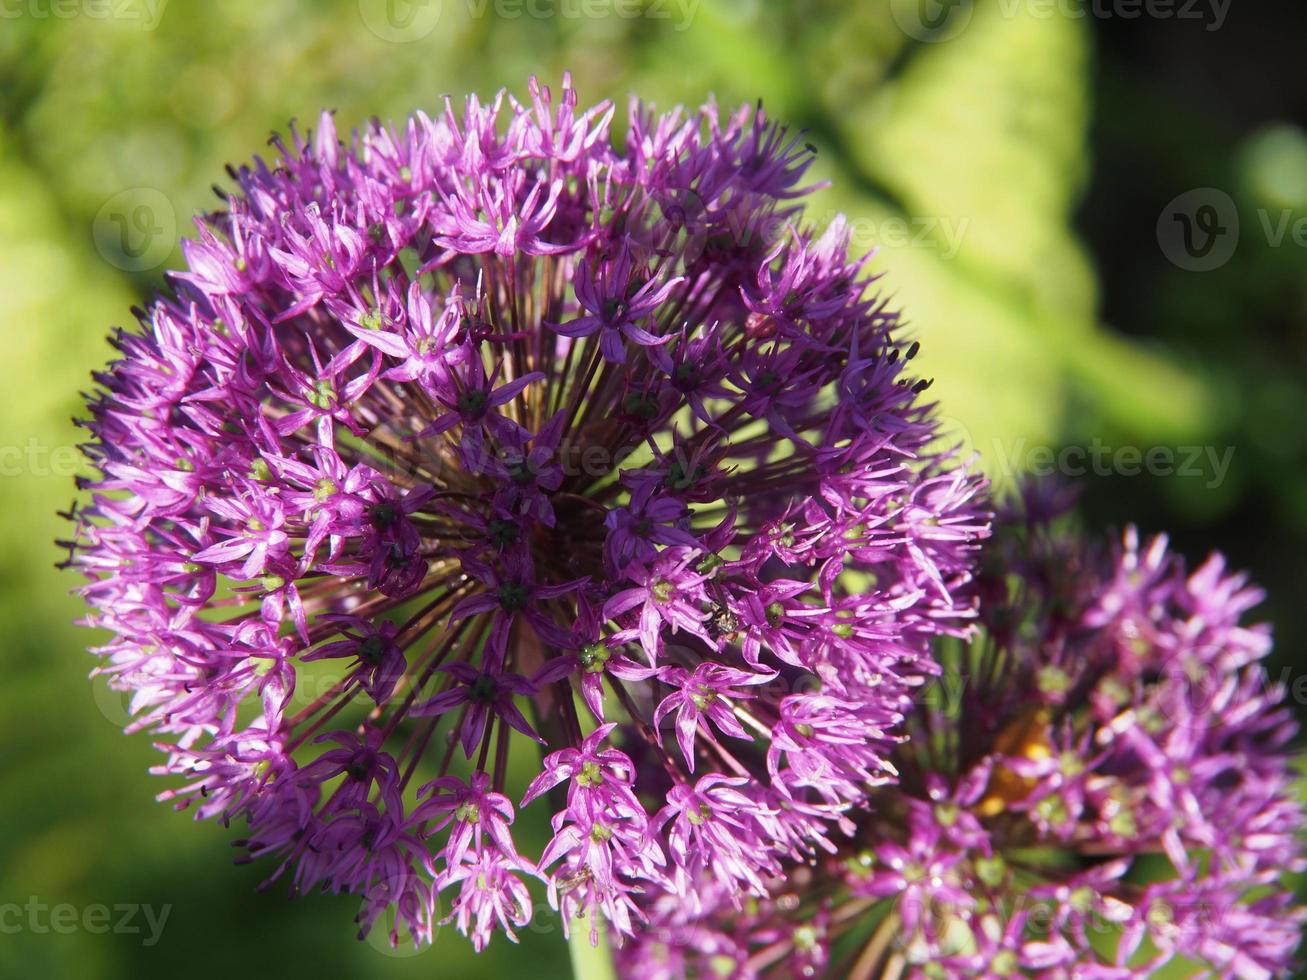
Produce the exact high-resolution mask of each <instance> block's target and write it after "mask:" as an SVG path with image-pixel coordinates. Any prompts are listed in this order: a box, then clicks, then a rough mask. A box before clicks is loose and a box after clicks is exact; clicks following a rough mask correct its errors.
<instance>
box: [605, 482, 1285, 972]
mask: <svg viewBox="0 0 1307 980" xmlns="http://www.w3.org/2000/svg"><path fill="white" fill-rule="evenodd" d="M1051 500H1052V498H1051V497H1048V496H1046V495H1044V492H1043V491H1040V490H1038V489H1037V490H1036V492H1035V496H1034V497H1033V498H1031V500H1030V502H1029V505H1028V506H1023V507H1019V508H1017V509H1015V510H1013V511H1011V513H1010V515H1009V517H1008V518H1007V523H1006V524H1004V525H1000V526H1001V531H1000V533H999V534H997V535H996V537H995V539H994V543H993V547H992V550H991V552H990V554H989V556H988V560H987V562H986V565H985V567H986V571H985V572H984V573H983V574H982V575H981V576H980V577H979V578H978V582H977V584H978V586H979V590H980V592H981V594H982V595H983V596H984V601H983V602H982V605H981V619H982V622H983V623H984V626H985V632H984V634H983V635H982V637H981V638H980V639H978V640H976V641H975V643H974V644H973V645H972V646H971V648H970V649H967V648H965V647H962V646H961V645H959V644H958V643H957V642H956V641H950V640H945V641H942V643H941V646H940V659H941V663H942V667H943V673H942V674H941V676H940V677H939V678H938V679H937V680H936V681H935V682H933V684H932V687H931V689H929V690H928V691H927V692H926V694H925V696H924V697H923V698H922V699H921V700H920V701H919V702H918V704H917V705H916V706H915V707H914V710H913V712H912V714H911V715H910V716H909V719H908V723H907V730H908V733H909V737H908V740H907V741H906V742H905V743H904V744H903V745H902V746H901V748H900V750H899V751H898V752H896V753H895V755H894V760H893V761H894V764H895V765H896V766H897V767H898V769H899V770H900V773H901V778H900V779H899V781H898V782H897V783H895V784H894V785H892V786H887V787H885V788H884V789H882V790H880V791H878V792H876V793H875V794H873V796H872V799H871V801H870V806H869V811H868V812H867V813H866V814H865V815H863V816H861V817H860V818H859V820H858V827H857V831H856V833H855V834H854V835H853V837H852V839H851V840H849V841H847V842H842V841H841V842H840V846H839V848H838V850H837V851H836V852H834V853H831V854H827V855H822V856H820V857H819V858H818V860H817V861H816V862H815V864H814V866H811V867H807V866H802V865H800V866H798V867H793V868H791V867H786V868H785V869H784V870H783V871H782V873H781V874H780V875H776V876H774V877H773V878H772V880H771V882H770V883H769V896H768V898H767V899H765V900H764V901H762V902H760V903H758V904H757V905H754V906H752V907H749V908H746V909H743V910H741V909H740V908H738V907H737V906H736V905H735V904H734V903H732V902H731V900H730V897H729V892H728V891H727V890H726V889H724V888H723V887H722V883H723V882H724V881H726V880H728V878H727V876H726V875H723V874H722V873H720V872H718V871H716V870H714V872H713V873H711V874H709V873H705V874H703V875H701V877H700V882H699V885H698V889H697V891H698V893H699V895H700V898H701V901H700V903H699V904H698V905H697V906H691V905H688V904H686V903H685V902H683V901H680V900H679V898H678V895H677V893H676V892H674V891H671V890H668V891H667V892H664V893H662V894H661V895H657V894H651V895H649V896H647V897H646V898H645V899H643V900H642V904H643V907H644V908H645V909H646V912H647V914H648V916H649V919H650V924H649V926H648V927H647V929H646V930H644V931H643V932H642V933H641V934H640V935H639V937H638V939H637V941H636V942H635V943H633V944H628V946H627V947H625V948H624V949H623V950H622V951H621V952H620V954H619V955H620V957H621V966H622V973H623V975H624V976H633V977H686V976H697V975H701V974H706V973H707V972H709V968H711V967H712V966H714V965H715V964H719V963H721V964H725V963H729V964H730V970H728V971H726V972H729V973H730V975H731V976H741V977H756V976H792V975H794V974H795V973H799V972H808V971H807V970H806V968H807V967H811V971H810V972H811V973H812V974H814V975H815V974H816V973H818V972H821V971H823V970H825V969H826V968H827V967H826V965H825V964H826V961H827V960H828V959H829V968H830V973H829V975H831V976H841V977H842V976H857V977H867V978H874V977H882V976H892V977H900V976H904V977H921V978H926V977H985V978H989V977H1003V976H1016V975H1021V976H1040V977H1051V978H1065V980H1071V978H1076V977H1095V978H1128V977H1146V976H1153V975H1157V974H1159V972H1161V971H1163V970H1164V969H1165V973H1164V975H1166V976H1223V977H1226V976H1228V977H1240V978H1244V977H1249V978H1265V977H1272V976H1282V975H1286V974H1287V973H1289V972H1290V971H1291V969H1292V965H1293V955H1294V951H1295V949H1296V947H1297V945H1298V942H1299V939H1300V929H1301V927H1302V925H1303V922H1304V921H1305V920H1307V910H1304V909H1302V908H1300V907H1296V906H1295V904H1294V899H1293V894H1292V892H1291V891H1290V889H1289V887H1288V885H1287V884H1286V883H1285V882H1284V881H1283V880H1282V876H1283V875H1284V874H1285V873H1287V872H1292V871H1300V870H1302V869H1303V868H1304V866H1305V863H1304V860H1303V854H1302V849H1301V834H1302V830H1303V828H1304V819H1303V813H1302V810H1301V809H1300V807H1299V805H1298V804H1297V803H1296V802H1295V800H1294V797H1293V794H1292V791H1291V786H1290V784H1291V781H1292V778H1293V775H1294V774H1293V771H1292V769H1291V767H1290V765H1289V750H1288V743H1289V740H1290V739H1291V738H1292V736H1293V735H1294V733H1295V731H1296V725H1295V723H1294V721H1293V720H1292V716H1291V714H1290V712H1289V711H1288V710H1287V709H1286V708H1285V707H1284V705H1283V704H1282V701H1283V691H1282V690H1280V689H1279V687H1278V686H1276V685H1273V684H1271V683H1270V682H1269V679H1268V677H1267V673H1266V671H1265V669H1264V667H1263V665H1262V664H1261V660H1262V659H1263V658H1264V657H1265V656H1266V654H1267V653H1268V652H1269V649H1270V637H1269V633H1268V631H1267V629H1266V628H1265V627H1264V626H1245V625H1242V623H1241V619H1242V617H1243V614H1244V613H1245V612H1246V611H1247V610H1248V609H1249V608H1250V607H1252V606H1253V605H1255V604H1256V603H1257V602H1258V601H1259V600H1260V598H1261V593H1260V592H1258V591H1257V590H1256V589H1254V588H1252V587H1250V586H1249V585H1248V584H1247V582H1246V579H1245V578H1244V577H1243V576H1241V575H1231V574H1229V573H1227V572H1226V570H1225V568H1224V565H1223V563H1222V560H1221V559H1220V557H1219V556H1217V557H1213V558H1211V559H1209V560H1208V561H1207V562H1206V563H1205V564H1204V565H1203V566H1201V567H1200V568H1199V569H1198V570H1197V571H1195V572H1192V573H1187V572H1186V570H1185V567H1184V565H1183V563H1182V562H1181V561H1180V560H1179V559H1178V558H1176V557H1175V556H1173V555H1172V554H1170V553H1169V552H1168V551H1167V547H1166V540H1165V539H1164V538H1156V539H1154V540H1153V541H1151V542H1150V543H1148V544H1141V543H1140V541H1139V538H1138V536H1137V534H1136V533H1135V532H1134V531H1133V530H1131V531H1129V532H1128V533H1127V534H1126V535H1125V539H1124V544H1123V545H1122V547H1121V548H1120V549H1119V550H1118V551H1116V552H1115V553H1114V554H1110V553H1105V552H1102V551H1100V550H1097V549H1094V548H1092V547H1090V546H1088V545H1086V544H1083V543H1081V542H1080V541H1078V540H1077V539H1076V538H1074V537H1071V536H1069V535H1067V534H1065V533H1064V532H1062V531H1060V530H1055V529H1054V528H1053V527H1052V526H1051V525H1050V524H1049V520H1050V519H1051V517H1052V516H1053V515H1054V514H1055V513H1056V512H1057V510H1058V509H1059V507H1058V506H1051V507H1050V506H1047V505H1048V503H1049V502H1050V501H1051ZM801 930H802V933H801ZM791 937H793V938H791ZM814 943H818V944H819V945H820V946H821V947H822V953H821V955H820V956H818V957H817V958H816V959H815V960H814V958H813V954H812V949H811V947H812V945H813V944H814ZM836 947H838V948H839V949H841V950H842V956H843V958H842V959H840V958H838V957H831V955H830V954H831V950H832V949H834V948H836ZM796 964H803V968H799V967H796Z"/></svg>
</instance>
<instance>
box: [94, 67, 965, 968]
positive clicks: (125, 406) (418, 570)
mask: <svg viewBox="0 0 1307 980" xmlns="http://www.w3.org/2000/svg"><path fill="white" fill-rule="evenodd" d="M530 93H531V99H530V104H528V105H522V104H519V103H518V102H517V101H515V100H513V99H511V98H509V97H507V96H505V95H503V94H501V95H500V96H499V97H498V98H497V99H496V100H495V101H494V103H493V104H492V105H490V106H482V105H481V104H479V103H478V102H477V101H476V100H475V99H470V100H468V102H467V104H466V106H465V108H464V110H463V112H462V113H461V115H460V114H459V113H458V112H456V111H455V110H454V109H453V108H452V107H448V108H447V110H446V112H445V114H444V116H443V117H441V118H438V119H430V118H428V117H426V116H424V115H421V114H419V115H417V116H415V117H414V118H413V119H411V120H409V121H408V123H407V125H406V126H405V127H404V128H403V129H402V130H398V131H392V130H390V129H387V128H383V127H381V126H379V125H378V126H373V127H371V128H368V129H367V130H365V131H363V132H361V133H359V134H357V135H356V136H355V137H354V138H353V140H352V141H351V142H350V143H349V144H348V145H343V144H342V143H341V141H340V140H339V139H338V137H337V133H336V130H335V128H334V125H333V121H332V118H331V116H330V115H325V116H323V118H322V120H321V122H320V123H319V126H318V129H317V131H316V133H314V134H313V136H312V138H311V139H307V140H301V139H300V138H298V137H296V138H294V139H293V140H292V141H291V143H290V145H283V144H281V143H280V142H278V143H277V148H278V150H279V152H280V154H281V156H280V159H278V160H277V161H276V162H275V163H273V164H271V165H268V164H264V163H263V162H256V163H255V164H254V165H253V166H250V167H246V168H241V169H239V170H236V171H233V177H234V179H235V181H236V183H237V185H238V189H237V190H236V191H235V192H234V193H233V194H232V196H231V197H230V198H229V199H228V201H227V206H226V208H225V209H224V210H223V211H221V212H218V213H215V214H212V215H209V216H206V217H205V218H204V219H203V220H202V221H201V222H200V223H199V235H198V237H197V238H196V239H195V240H194V241H188V242H185V243H183V251H184V252H185V255H186V258H187V263H188V266H189V270H188V271H187V272H184V273H179V274H177V275H175V276H174V284H175V294H174V295H173V296H171V297H163V298H160V299H158V300H157V301H156V302H155V303H154V304H153V305H152V306H151V307H150V308H149V310H148V311H146V312H144V313H143V314H142V316H141V328H140V329H138V330H131V331H123V332H121V333H119V334H118V335H117V337H116V340H115V343H116V346H117V347H118V349H119V350H120V351H121V358H120V359H119V360H118V361H117V362H115V363H114V364H113V365H112V366H111V367H110V368H109V369H108V370H107V371H106V372H104V373H103V374H101V375H99V376H98V379H97V380H98V381H99V382H100V385H101V391H100V392H99V393H98V394H97V395H96V396H95V397H94V399H93V401H92V403H91V406H90V408H91V419H90V420H89V422H88V427H89V428H90V430H91V432H92V436H93V438H92V441H91V442H90V444H89V447H88V451H89V454H90V456H91V459H92V461H93V462H94V464H95V466H96V467H97V469H98V471H99V476H98V478H97V479H95V480H94V481H91V482H90V483H89V484H88V488H89V490H90V492H91V503H90V505H89V506H88V507H87V508H85V509H84V510H83V511H82V512H81V513H80V514H79V515H78V519H77V531H76V541H75V542H74V547H73V559H72V560H73V562H74V563H75V564H76V565H77V566H79V567H80V568H81V569H82V570H83V571H84V573H85V574H86V575H87V576H88V578H89V584H88V585H87V586H86V587H85V589H84V593H85V595H86V597H87V599H88V600H89V602H90V604H91V606H92V608H93V614H92V616H91V617H90V622H91V623H93V624H94V625H96V626H99V627H102V628H104V629H106V630H108V631H109V633H110V634H112V637H111V639H110V640H109V642H107V643H106V644H105V645H104V646H103V647H101V648H99V650H98V651H97V652H98V653H99V654H100V655H101V656H102V658H103V664H102V666H101V671H102V672H103V673H104V674H106V675H108V677H109V678H110V683H111V684H113V685H114V686H115V687H117V688H120V689H123V690H127V691H131V692H133V699H132V711H133V713H134V715H135V717H136V720H135V722H134V724H133V727H134V728H138V729H148V730H150V731H152V732H153V733H155V737H156V739H157V740H159V742H160V743H161V745H162V746H163V748H164V749H165V752H166V761H165V762H164V763H163V764H162V765H161V766H159V767H158V771H159V772H160V773H163V774H167V775H170V776H173V777H175V778H176V780H177V782H178V785H177V786H176V787H175V788H173V789H170V790H169V791H167V792H166V793H164V794H163V795H164V797H165V798H167V799H171V800H175V801H176V802H177V804H178V805H179V806H182V807H186V806H194V807H195V808H196V810H197V812H198V813H199V815H201V816H204V817H217V818H221V819H223V820H224V821H241V822H243V823H246V824H247V825H248V832H247V833H246V834H245V837H244V839H243V846H244V847H245V848H246V849H247V851H248V853H249V854H250V855H252V856H257V855H270V856H271V859H272V860H273V861H274V862H277V864H276V866H275V873H274V877H278V876H283V875H284V876H286V877H288V878H290V879H291V880H292V882H293V884H294V886H295V888H297V889H298V890H301V891H303V890H309V889H313V888H325V889H328V890H332V891H351V892H357V893H359V894H361V895H362V896H363V897H364V902H365V905H364V912H363V914H362V915H361V925H362V928H363V930H364V931H366V930H368V929H370V928H371V926H372V924H373V922H374V921H375V920H376V918H377V917H378V916H379V915H380V913H381V912H382V911H384V910H385V909H386V908H388V907H394V908H395V909H396V910H397V912H398V923H399V925H397V926H396V929H395V930H394V934H393V936H392V939H393V940H395V941H398V938H399V933H400V926H401V925H402V927H403V928H404V930H405V931H407V932H409V933H411V934H412V936H413V937H415V938H416V939H418V940H419V941H421V940H424V939H429V938H430V935H431V932H432V929H433V926H434V924H435V921H436V920H437V918H438V917H439V913H438V912H437V909H440V908H448V909H449V910H450V917H451V918H452V919H453V921H455V922H456V923H457V925H458V927H459V928H460V929H462V930H463V931H464V932H467V933H469V934H470V935H471V936H472V938H473V941H474V942H475V943H476V944H477V945H478V946H481V945H483V944H484V943H485V942H486V941H487V940H488V939H489V937H490V935H491V933H492V932H493V931H494V929H495V928H497V927H498V928H502V929H503V930H504V931H506V932H508V933H509V935H511V934H512V929H513V927H514V926H520V925H521V924H523V923H525V922H526V921H527V920H528V918H529V916H530V914H531V898H530V895H529V892H528V890H527V888H526V885H525V881H526V880H527V879H528V878H530V877H533V876H534V877H539V878H541V879H543V881H544V882H545V883H546V886H547V892H548V896H549V900H550V902H551V903H552V904H553V905H555V906H556V907H558V908H560V909H561V910H562V911H563V912H564V913H565V917H564V921H565V922H566V921H568V920H569V919H574V918H576V917H578V916H579V917H582V918H589V919H590V921H591V923H592V925H591V928H592V929H593V923H594V922H595V921H596V916H597V915H602V916H604V917H606V918H607V919H608V920H609V921H610V922H611V923H612V925H613V927H614V928H615V929H616V930H617V931H618V932H622V933H629V932H631V931H632V929H633V928H634V922H633V920H634V918H635V917H636V916H637V915H638V910H637V906H636V904H635V902H634V901H633V898H634V896H636V895H638V894H639V893H640V891H641V889H642V888H644V887H645V886H651V887H653V888H654V889H655V890H656V891H657V892H658V893H671V894H675V895H679V896H681V897H682V898H683V899H684V900H686V901H688V902H691V903H693V902H694V901H696V892H695V890H694V888H693V886H694V884H695V883H696V882H697V881H698V880H700V879H701V878H702V875H703V874H704V873H705V870H707V871H708V873H710V874H711V876H712V877H713V879H714V880H715V881H716V882H717V883H718V884H719V886H720V887H723V888H725V889H727V891H728V892H730V893H732V894H736V895H740V896H743V895H746V894H749V893H752V894H758V895H761V894H764V893H765V887H764V881H763V879H764V877H765V876H766V875H767V874H769V873H771V872H774V871H775V870H776V869H777V868H778V867H779V862H780V861H782V860H785V859H803V858H805V857H806V856H808V855H809V854H811V853H812V852H814V851H815V850H819V849H829V847H830V845H829V843H828V840H827V838H828V835H829V834H830V833H831V831H832V829H842V830H847V829H848V828H849V827H851V826H852V825H851V824H850V823H848V822H847V821H848V817H847V811H848V810H849V809H850V807H855V806H857V805H858V804H860V803H861V802H862V801H863V800H864V798H865V796H866V794H867V792H868V789H869V787H871V786H873V785H876V784H878V783H884V782H886V781H889V780H892V779H893V778H894V770H893V768H892V767H891V766H890V765H889V764H888V760H889V756H890V754H891V750H892V747H893V744H894V742H895V739H896V738H897V735H896V731H897V728H898V726H899V725H900V723H901V721H902V718H903V714H904V711H905V709H906V707H907V704H908V702H909V699H910V692H911V691H912V690H913V689H914V687H915V686H916V685H917V684H919V683H920V682H921V680H922V679H923V677H924V676H925V675H927V674H930V673H932V672H933V670H934V667H933V664H934V661H933V660H932V659H931V656H930V652H929V650H930V644H931V641H932V640H933V639H934V638H936V637H938V636H939V635H941V634H945V633H954V632H959V631H961V630H962V629H964V628H965V625H966V622H967V620H968V618H969V617H970V616H971V615H972V613H973V610H972V603H971V601H970V600H969V599H968V598H967V597H966V595H965V593H966V589H965V586H966V585H967V583H968V582H969V580H970V569H971V565H972V562H973V560H974V552H975V549H976V546H977V543H978V541H979V539H980V538H982V537H983V536H984V535H985V533H986V528H987V524H986V516H985V514H984V513H983V502H978V493H977V491H978V489H979V483H978V480H977V479H976V478H975V477H973V476H971V475H968V474H967V473H966V472H964V471H962V470H960V469H956V468H953V466H952V464H951V462H950V460H949V458H948V457H947V455H944V456H940V455H937V454H935V453H934V452H933V451H932V446H933V444H934V443H935V441H936V440H935V431H934V426H933V423H932V421H931V417H930V410H929V406H928V405H926V404H924V403H923V396H922V392H923V391H924V389H925V387H926V386H927V385H926V382H924V381H922V380H920V379H919V378H918V377H916V376H915V375H914V373H913V372H912V370H911V364H910V362H911V359H912V356H913V355H914V354H915V353H916V345H915V344H912V345H911V346H908V345H907V344H906V343H904V342H902V341H901V339H900V337H899V335H898V331H897V323H896V318H895V316H894V314H893V313H891V312H890V311H888V310H887V309H886V307H885V305H884V303H883V302H881V301H879V300H877V299H875V298H874V295H873V294H872V293H871V292H870V291H869V289H868V286H869V280H868V278H867V276H866V275H865V273H864V271H863V266H864V261H863V260H861V259H855V260H854V261H850V260H849V259H848V258H847V257H846V256H847V252H848V249H849V236H848V232H847V229H846V226H845V225H844V224H843V222H842V221H841V220H840V219H836V220H835V221H834V222H832V223H830V225H829V227H828V228H827V229H826V230H825V231H824V232H823V233H822V234H820V235H817V234H815V233H810V232H809V231H807V230H806V229H805V228H804V227H803V224H802V219H801V214H800V209H799V207H798V206H797V205H796V204H794V203H793V202H794V201H795V200H796V199H798V198H799V197H801V196H802V195H803V194H804V193H805V192H806V190H807V189H806V188H803V187H801V186H800V184H801V181H802V179H803V175H804V173H805V171H806V170H807V168H808V166H809V163H810V162H811V158H812V155H811V150H810V149H809V148H807V147H805V146H804V144H803V143H802V140H801V138H800V139H796V138H791V137H788V136H787V135H786V133H785V131H784V130H780V129H777V128H775V127H773V126H770V125H768V124H767V123H766V122H765V120H764V117H763V114H762V111H761V109H760V108H759V109H753V108H745V109H742V110H740V111H739V112H737V113H735V114H733V115H731V116H729V117H725V118H724V117H721V116H720V115H719V113H718V112H717V110H716V108H715V107H714V106H712V105H709V106H707V107H705V108H704V109H702V110H700V111H699V112H697V113H695V112H685V111H683V110H676V111H674V112H672V113H671V114H668V115H664V116H657V115H654V114H653V113H652V112H650V111H648V110H646V109H645V108H643V107H641V105H640V104H639V103H633V104H632V107H631V111H630V118H629V131H628V133H627V134H626V136H625V140H624V147H619V146H618V145H617V143H616V142H615V141H613V140H612V139H610V137H609V132H608V130H609V123H610V119H611V116H612V110H611V109H610V108H608V107H607V106H605V105H600V106H598V107H596V108H594V109H591V110H589V111H588V112H584V113H578V112H577V111H576V97H575V93H574V91H573V90H572V89H571V87H570V84H569V83H567V82H566V81H565V82H564V86H563V91H562V93H561V97H560V99H559V100H558V102H557V103H554V102H553V101H552V100H551V98H550V94H549V92H548V90H547V89H544V88H541V87H539V86H537V85H536V84H535V83H534V82H532V84H531V85H530ZM324 668H325V669H327V670H330V671H332V673H331V674H330V675H329V676H327V678H326V679H325V680H324V679H323V677H324V675H323V673H322V671H323V670H324ZM310 679H312V681H313V684H312V685H311V684H309V683H308V681H309V680H310ZM528 738H529V739H534V740H535V741H537V742H540V743H541V744H543V745H544V746H545V748H544V750H543V751H544V753H545V754H544V760H543V765H542V766H541V767H540V772H539V775H538V777H536V778H535V779H534V780H533V781H532V782H531V783H530V784H529V785H524V786H512V785H509V782H510V780H509V778H508V767H507V763H508V758H509V754H510V752H523V751H532V752H534V751H539V750H536V749H533V748H532V746H531V745H530V744H529V743H527V742H526V741H525V740H526V739H528ZM510 797H512V798H514V799H517V800H520V801H521V803H522V804H524V805H526V804H532V803H533V801H536V800H541V802H540V803H539V804H536V805H539V806H546V805H547V806H548V807H549V810H550V812H551V813H552V814H553V818H552V827H553V839H552V841H551V843H550V844H549V845H548V846H547V847H546V848H545V850H544V852H543V853H542V854H539V855H535V854H522V853H520V851H519V847H518V845H517V843H516V842H515V841H514V837H513V830H512V824H513V822H514V818H515V811H514V806H513V803H512V802H510ZM546 800H547V801H548V802H547V803H546V802H545V801H546ZM441 893H447V895H446V898H445V899H444V900H443V902H442V900H441V898H440V896H441Z"/></svg>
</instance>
